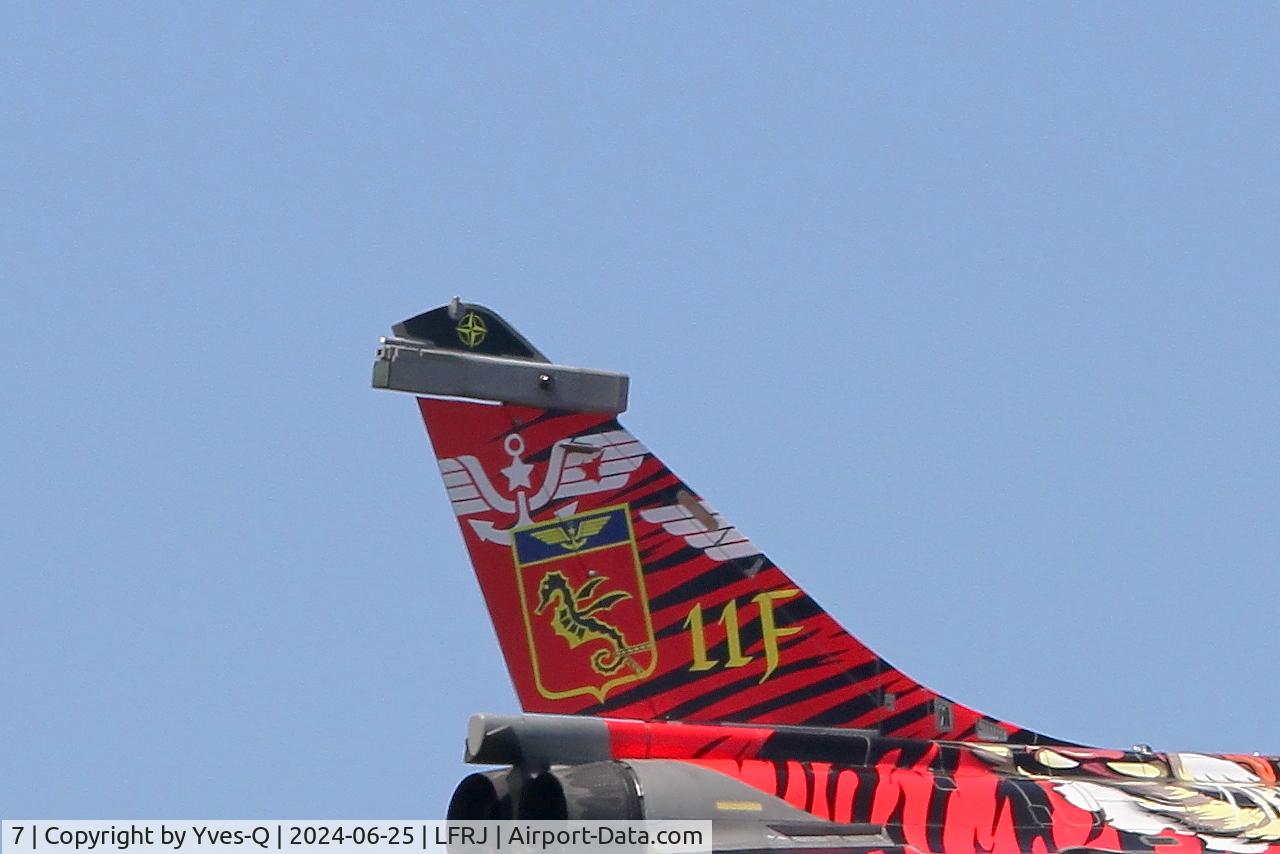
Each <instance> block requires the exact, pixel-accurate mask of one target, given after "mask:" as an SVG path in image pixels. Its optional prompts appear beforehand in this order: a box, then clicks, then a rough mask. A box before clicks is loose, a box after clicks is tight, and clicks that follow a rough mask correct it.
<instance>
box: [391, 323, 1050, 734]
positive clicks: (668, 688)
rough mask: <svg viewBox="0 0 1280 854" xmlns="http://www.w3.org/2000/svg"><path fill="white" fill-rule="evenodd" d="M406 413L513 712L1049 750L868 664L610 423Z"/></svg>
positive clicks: (461, 409) (874, 660) (540, 412)
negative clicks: (432, 457) (427, 444)
mask: <svg viewBox="0 0 1280 854" xmlns="http://www.w3.org/2000/svg"><path fill="white" fill-rule="evenodd" d="M470 308H471V309H475V310H477V311H481V310H480V309H479V308H478V307H474V306H473V307H470ZM459 316H460V312H458V311H457V310H456V309H455V312H454V320H455V321H456V320H458V318H459ZM483 319H484V320H485V322H486V323H487V325H488V327H489V328H492V327H494V326H495V325H501V324H502V321H501V319H500V318H498V317H497V316H496V315H493V314H492V313H491V312H485V313H484V314H483ZM402 328H403V327H402ZM513 334H514V333H513ZM437 337H439V336H437ZM521 341H523V339H521ZM526 343H527V342H526ZM446 349H452V350H459V349H461V348H459V347H457V346H456V345H451V346H449V347H447V348H446ZM533 352H535V353H536V351H533ZM500 355H504V354H500ZM473 358H477V359H484V358H486V357H484V356H476V357H473ZM536 358H538V359H540V358H541V354H537V357H536ZM548 376H549V375H548ZM543 379H546V376H544V377H543ZM419 406H420V408H421V411H422V416H423V420H424V421H425V422H426V425H427V429H428V431H429V433H430V435H431V441H432V444H433V445H434V447H435V452H436V456H437V457H438V458H439V461H440V470H441V473H442V474H443V476H444V482H445V486H446V488H447V490H448V494H449V499H450V501H452V503H453V508H454V511H455V513H456V514H457V516H458V520H459V523H460V525H461V527H462V535H463V538H464V539H465V541H466V545H467V549H468V551H469V553H470V555H471V559H472V563H473V565H474V567H475V571H476V576H477V578H478V579H479V581H480V586H481V588H482V590H483V592H484V596H485V601H486V602H487V604H488V607H489V613H490V615H491V616H492V618H493V624H494V628H495V629H496V631H497V634H498V638H499V641H500V642H501V646H502V651H503V654H504V655H505V657H506V661H507V667H508V669H509V670H510V673H511V677H512V680H513V682H514V683H515V688H516V693H517V694H518V695H519V698H520V702H521V704H522V706H523V707H524V709H525V710H526V711H531V712H554V713H565V714H592V715H604V716H612V717H630V718H642V719H676V720H700V721H708V720H716V721H738V722H761V723H772V724H802V725H810V726H839V727H860V728H873V729H877V730H879V731H880V732H882V733H884V734H886V735H896V736H904V737H916V738H946V739H962V740H973V739H976V740H988V741H989V740H1009V741H1018V742H1037V741H1045V742H1049V741H1054V740H1053V739H1048V738H1045V737H1044V736H1040V735H1038V734H1036V733H1033V732H1030V731H1028V730H1024V729H1021V728H1019V727H1017V726H1014V725H1012V724H1009V723H1005V722H1003V721H997V720H994V719H992V718H989V717H985V716H983V715H981V714H980V713H978V712H976V711H974V710H972V709H969V708H967V707H965V706H962V705H960V704H958V703H954V702H951V701H949V700H947V699H945V698H943V697H941V696H939V695H938V694H936V693H935V692H933V691H931V690H929V689H927V688H925V687H923V686H921V685H919V684H918V683H916V682H914V681H913V680H911V679H910V678H908V677H907V676H905V675H903V674H902V673H901V672H899V671H898V670H897V669H895V668H894V667H892V666H891V665H889V664H888V663H887V662H885V661H884V660H883V659H881V658H879V657H878V656H877V655H876V654H875V653H874V652H872V651H871V650H870V649H868V648H867V647H866V646H865V645H864V644H862V643H861V642H860V641H859V640H858V639H857V638H855V637H854V636H853V635H851V634H849V633H848V632H846V631H845V630H844V629H843V628H841V627H840V625H839V624H837V623H836V622H835V620H833V619H832V618H831V617H830V616H829V615H828V614H827V613H826V612H825V611H824V610H823V609H822V608H821V607H820V606H819V605H818V604H817V603H816V602H814V601H813V600H812V599H810V598H809V597H808V596H807V595H805V593H804V591H803V590H801V589H800V588H799V586H797V585H796V583H795V582H794V581H792V580H791V579H790V578H789V577H788V576H787V575H786V574H785V573H783V571H782V570H781V569H779V568H778V567H777V566H775V565H774V564H773V562H772V561H770V560H769V558H768V557H766V556H765V555H764V554H763V553H762V552H761V551H760V550H759V549H758V548H757V547H756V546H755V545H754V544H753V543H752V542H751V541H750V540H748V539H747V538H746V537H745V536H744V535H743V534H742V533H740V532H739V531H738V530H737V529H736V528H734V527H733V526H732V525H731V524H730V523H729V522H728V521H727V520H725V519H724V517H723V516H721V515H720V514H719V513H717V512H716V510H715V508H714V507H713V506H711V505H710V504H708V503H707V502H705V501H704V500H702V498H701V496H699V495H698V493H696V492H695V491H694V490H693V489H691V488H690V487H689V486H688V485H687V484H686V483H684V482H683V481H681V480H680V479H679V478H678V477H677V476H676V475H675V474H673V473H672V472H671V470H670V469H668V468H667V467H666V466H665V465H663V463H662V462H661V460H659V459H658V458H657V457H656V456H654V455H653V454H652V453H651V452H650V451H649V450H648V449H647V448H645V447H644V446H643V445H642V444H640V443H639V442H638V441H637V440H636V439H634V438H633V437H632V436H631V434H629V433H628V432H627V431H626V430H624V429H623V428H622V426H621V425H620V424H619V423H618V422H617V421H616V420H615V418H614V416H613V415H610V414H592V413H586V412H566V411H563V410H551V409H544V408H534V407H528V406H519V405H515V404H512V403H502V402H498V403H482V402H472V401H462V400H442V399H434V398H419Z"/></svg>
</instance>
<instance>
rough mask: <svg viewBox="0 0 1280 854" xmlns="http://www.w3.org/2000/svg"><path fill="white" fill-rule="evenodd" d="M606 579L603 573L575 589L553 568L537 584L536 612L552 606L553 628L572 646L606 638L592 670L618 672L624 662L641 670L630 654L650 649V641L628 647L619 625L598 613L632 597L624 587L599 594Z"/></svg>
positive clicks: (609, 672)
mask: <svg viewBox="0 0 1280 854" xmlns="http://www.w3.org/2000/svg"><path fill="white" fill-rule="evenodd" d="M607 580H608V579H607V578H605V577H604V576H603V575H596V576H593V577H591V578H589V579H588V580H587V581H586V583H585V584H583V585H581V586H580V587H578V588H577V589H574V587H573V585H572V584H570V583H569V579H568V578H566V577H565V575H564V573H562V572H560V571H559V570H554V569H553V570H551V571H550V572H548V573H547V574H546V575H544V576H542V581H541V582H540V583H539V584H538V606H537V607H536V608H534V610H533V612H534V613H535V614H539V615H540V614H542V612H543V611H545V610H547V608H548V607H551V608H552V612H551V627H552V628H553V629H554V630H555V633H556V634H558V635H560V637H562V638H564V639H565V640H566V641H568V643H569V648H570V649H573V648H575V647H577V646H579V645H581V644H584V643H586V642H588V641H593V640H602V641H605V642H606V643H607V644H608V646H607V647H606V648H604V649H598V650H596V651H595V652H594V653H592V654H591V669H592V670H594V671H595V672H597V673H599V674H600V675H602V676H609V675H611V674H614V673H617V672H618V671H619V670H621V669H622V667H623V666H624V665H625V666H629V667H630V668H631V669H632V670H633V671H635V672H636V673H639V672H641V670H642V669H643V668H641V666H640V665H639V664H638V663H637V662H636V661H635V659H633V658H632V657H631V656H633V655H634V654H635V653H637V652H643V651H644V650H647V649H648V648H649V644H647V643H643V644H637V645H635V646H628V645H627V641H626V638H625V637H623V635H622V632H621V631H619V630H618V628H617V626H615V625H613V624H612V623H609V622H606V621H605V620H603V619H601V618H600V617H598V616H596V615H597V614H600V613H603V612H605V611H608V610H609V609H610V608H612V607H613V606H614V605H617V604H618V603H619V602H625V601H626V600H628V599H630V598H631V594H630V593H628V592H626V591H625V590H611V591H606V592H602V593H597V590H598V588H599V587H600V585H601V584H603V583H604V582H605V581H607ZM553 603H554V604H553Z"/></svg>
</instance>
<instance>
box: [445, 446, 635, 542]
mask: <svg viewBox="0 0 1280 854" xmlns="http://www.w3.org/2000/svg"><path fill="white" fill-rule="evenodd" d="M502 448H503V450H504V451H505V452H506V454H507V456H508V457H510V458H511V462H510V464H508V465H507V466H505V467H504V468H501V469H499V470H498V474H501V475H502V477H503V478H504V479H505V480H506V487H507V488H506V490H505V492H506V493H507V494H506V495H504V494H503V493H502V492H500V491H499V490H498V489H497V487H495V486H494V484H493V481H491V480H490V479H489V475H488V473H486V472H485V470H484V467H483V466H482V465H481V464H480V460H478V459H476V458H475V457H473V456H471V455H470V454H464V455H462V456H458V457H448V458H446V459H443V460H441V461H440V473H441V475H443V476H444V485H445V488H446V489H447V490H448V493H449V500H450V501H451V502H453V512H454V513H455V514H456V515H457V516H459V517H462V516H472V515H474V514H477V513H484V512H486V511H497V512H498V513H499V514H501V515H502V516H507V517H514V521H513V523H512V524H511V525H509V526H508V527H506V528H500V527H498V526H497V525H496V524H495V523H494V522H493V520H492V519H468V520H467V524H469V525H470V526H471V529H472V530H473V531H475V533H476V535H477V536H479V537H480V538H481V539H482V540H486V541H488V542H491V543H501V544H503V545H508V544H510V542H511V533H510V532H511V529H512V528H518V527H522V526H524V525H531V524H533V522H534V519H533V514H534V513H537V512H538V511H539V510H541V509H542V508H543V507H545V506H547V505H548V504H549V503H551V502H552V501H556V500H559V499H562V498H573V497H575V496H579V495H591V494H592V493H596V492H606V491H612V490H615V489H619V488H621V487H623V486H625V485H626V483H627V480H628V479H630V477H631V472H633V471H635V470H636V469H638V468H639V467H640V463H641V462H642V461H643V459H644V455H645V454H647V453H648V450H647V449H646V448H645V447H644V445H642V444H640V443H639V442H637V441H636V440H635V439H634V438H633V437H632V435H631V434H630V433H628V432H627V431H626V430H610V431H607V432H604V433H588V434H586V435H583V436H573V437H571V438H568V439H561V440H559V441H557V442H556V443H555V444H554V445H552V446H551V457H550V458H549V459H548V460H547V469H546V474H545V476H544V477H543V479H542V483H541V484H540V485H539V487H538V489H537V490H536V491H535V490H534V488H533V479H532V476H533V473H534V470H535V468H537V467H536V466H535V465H533V464H531V463H527V462H525V461H524V451H525V444H524V438H523V437H522V436H520V435H519V434H518V433H512V434H511V435H509V436H507V437H506V439H504V440H503V442H502ZM593 463H597V464H598V465H595V466H593V467H594V468H595V473H594V474H593V473H591V472H588V471H587V470H586V469H585V468H584V466H585V465H590V464H593ZM577 509H578V503H577V502H576V501H571V502H569V503H568V504H566V505H564V506H563V507H560V508H558V509H557V510H556V511H555V513H554V515H555V516H568V515H572V514H573V513H575V512H576V511H577Z"/></svg>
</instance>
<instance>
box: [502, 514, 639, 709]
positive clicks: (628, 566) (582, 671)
mask: <svg viewBox="0 0 1280 854" xmlns="http://www.w3.org/2000/svg"><path fill="white" fill-rule="evenodd" d="M512 534H513V537H512V546H511V550H512V552H513V553H514V557H515V569H516V586H517V588H518V590H519V592H520V606H521V609H522V611H523V613H524V624H525V631H526V636H527V638H528V642H529V656H530V658H531V660H532V662H533V675H534V682H535V684H536V685H537V688H538V693H540V694H542V696H544V697H546V698H548V699H561V698H564V697H574V696H578V695H581V694H587V695H590V696H592V697H595V698H596V700H597V701H603V700H604V698H605V696H606V695H607V694H608V693H609V692H610V691H611V690H613V689H614V688H616V687H618V686H620V685H625V684H627V683H629V682H636V681H639V680H641V679H644V678H646V677H647V676H649V675H650V674H651V673H653V671H654V668H655V667H656V666H657V652H656V645H655V643H654V637H653V623H652V621H651V619H650V616H649V600H648V597H647V596H646V594H645V588H644V575H643V571H642V569H641V565H640V557H639V555H638V554H637V552H636V544H635V534H634V532H633V531H632V530H631V516H630V511H629V507H628V505H626V504H620V505H617V506H614V507H605V508H602V509H600V510H592V511H591V512H588V513H578V514H575V515H572V516H565V517H563V518H559V519H555V520H554V521H550V522H540V523H538V524H535V525H528V526H525V527H521V528H516V529H515V530H514V531H512Z"/></svg>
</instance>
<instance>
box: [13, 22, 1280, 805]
mask: <svg viewBox="0 0 1280 854" xmlns="http://www.w3.org/2000/svg"><path fill="white" fill-rule="evenodd" d="M1278 25H1280V13H1278V12H1277V11H1276V9H1275V7H1272V6H1267V5H1264V4H1231V5H1225V6H1224V5H1218V4H1212V5H1210V4H1176V3H1175V4H1155V3H1139V4H1124V5H1119V6H1116V5H1114V4H1072V5H1065V4H1055V5H1047V4H1035V5H1032V6H1028V5H1023V4H995V5H991V4H984V5H981V6H973V7H963V6H946V7H937V6H930V5H924V4H907V5H885V4H875V5H872V6H855V5H852V4H829V5H828V4H804V5H800V6H794V5H789V6H787V7H785V8H784V7H782V6H767V5H759V4H754V5H750V6H740V5H728V4H699V5H693V6H691V5H687V4H679V5H677V4H670V5H646V6H642V7H640V6H629V7H622V6H619V5H601V4H589V5H582V4H575V5H550V6H548V5H540V6H531V5H514V4H510V5H508V4H489V5H485V6H466V7H462V6H456V5H451V6H442V5H425V4H380V5H368V4H350V5H346V6H340V5H337V4H291V3H284V4H266V5H263V4H245V5H238V4H222V3H218V4H200V5H199V6H198V7H195V8H192V7H190V4H187V5H181V6H174V5H161V4H156V5H150V6H143V5H137V4H131V5H129V6H113V5H111V4H107V5H84V4H79V5H72V4H7V5H6V6H5V7H4V10H3V12H0V41H2V44H0V47H2V48H3V50H0V67H2V68H3V72H2V74H3V76H2V77H0V96H2V98H3V101H2V103H0V115H2V116H3V118H2V119H0V122H2V123H3V132H2V133H0V175H2V176H3V185H2V186H0V189H2V190H3V193H2V194H0V212H2V216H3V222H2V223H0V224H2V226H3V228H2V229H0V241H2V244H0V258H2V259H3V260H2V262H0V274H2V275H3V287H2V288H0V355H2V356H3V359H4V363H5V364H6V365H7V369H6V370H5V371H4V373H3V381H2V382H3V400H4V402H5V403H4V408H3V412H4V415H3V418H0V514H2V515H0V518H2V519H3V523H2V524H0V605H2V606H3V609H4V614H5V616H4V618H3V620H0V676H3V680H4V684H5V688H4V691H3V694H2V696H0V814H2V815H4V816H10V817H13V816H24V817H31V816H36V817H39V816H59V817H62V816H65V817H84V818H97V817H117V816H118V817H130V816H136V817H156V818H164V817H192V816H195V817H201V816H203V817H229V818H231V817H234V818H240V817H243V818H253V817H268V816H270V817H316V818H329V817H339V816H367V817H399V816H405V815H417V816H423V817H430V816H439V815H442V812H443V805H444V803H445V801H446V799H447V797H448V794H449V792H450V791H451V790H452V787H453V785H454V783H455V782H456V780H457V779H459V778H460V777H461V776H462V774H463V773H464V766H463V765H462V764H461V762H460V755H461V749H462V737H463V732H464V726H465V721H466V717H467V715H468V714H469V713H471V712H474V711H479V710H489V711H513V710H515V701H514V698H513V696H512V693H511V690H510V687H509V684H508V682H507V678H506V675H505V672H504V670H503V668H502V666H501V663H500V661H499V658H498V654H497V649H496V645H495V643H494V640H493V637H492V633H491V629H490V627H489V625H488V622H487V617H486V614H485V611H484V608H483V605H482V603H481V599H480V596H479V594H478V592H477V591H476V590H475V589H474V585H473V580H472V578H471V572H470V569H469V566H468V564H467V561H466V558H465V555H464V552H463V549H462V546H461V540H460V537H459V535H458V532H457V530H456V527H455V524H454V521H453V519H452V517H451V515H450V513H449V510H448V507H447V503H446V501H445V498H444V494H443V489H442V487H441V485H440V483H439V479H438V476H437V474H436V471H435V465H434V461H433V459H432V457H431V454H430V451H429V448H428V445H427V439H426V436H425V434H424V432H423V430H422V427H421V424H420V422H419V420H418V416H417V414H416V411H415V407H414V406H413V405H412V401H411V400H410V399H409V398H407V397H402V396H398V395H393V394H387V393H381V392H374V391H372V390H371V389H370V388H369V368H370V364H371V361H372V357H373V350H374V346H375V344H376V341H377V337H378V336H379V335H381V334H384V333H386V332H387V331H388V329H389V326H390V324H392V323H393V322H395V321H398V320H400V319H402V318H404V317H406V316H408V315H410V314H413V313H416V312H418V311H421V310H424V309H426V308H429V307H432V306H434V305H437V304H439V303H441V302H443V301H445V300H447V299H448V298H449V297H451V296H453V295H454V294H461V295H462V296H463V297H464V299H469V300H473V301H477V302H483V303H486V304H489V305H491V306H493V307H494V308H496V309H498V310H499V311H500V312H502V313H503V314H505V315H506V316H507V317H508V318H510V319H511V320H512V321H513V322H514V323H516V324H517V325H518V326H519V327H520V328H521V329H522V330H523V331H524V332H525V333H526V334H527V335H528V336H529V337H530V338H531V339H532V340H533V341H534V342H535V343H536V344H537V345H538V346H539V347H541V348H542V349H543V350H545V351H546V352H547V353H548V354H550V355H552V356H553V357H554V358H557V359H560V360H562V361H565V362H568V363H571V364H587V365H591V366H595V367H602V368H609V369H615V370H622V371H626V372H628V373H630V374H631V376H632V386H633V393H632V411H631V413H630V414H628V415H627V416H626V417H625V419H624V422H625V423H626V424H627V425H628V426H629V427H630V428H631V429H632V430H633V432H635V433H637V434H638V435H639V436H640V437H641V438H642V439H643V440H644V441H645V442H646V443H647V444H649V445H650V447H652V448H653V449H655V450H656V451H657V452H658V453H660V454H661V455H662V456H663V458H664V459H665V460H666V461H667V462H668V463H669V464H671V465H672V466H673V467H674V468H675V469H676V470H677V471H679V472H680V473H681V474H682V475H684V476H685V477H686V478H687V479H688V480H690V481H691V482H692V483H693V484H694V485H695V486H696V487H697V488H698V489H699V490H700V491H701V492H702V493H703V494H704V495H706V496H707V497H708V498H709V500H711V501H712V502H713V503H715V504H716V505H717V506H718V508H719V509H721V510H722V511H724V512H725V513H726V515H728V516H729V517H730V518H731V519H733V520H734V521H735V522H737V523H738V525H739V526H740V527H742V528H743V529H744V530H746V531H747V532H748V533H749V534H750V535H751V536H752V537H753V539H755V541H756V542H757V543H758V544H760V545H761V546H763V547H764V548H765V549H766V550H767V551H768V552H769V553H770V555H771V556H772V557H773V558H774V559H775V560H777V561H778V562H779V563H780V564H782V565H783V566H784V567H786V568H788V569H789V570H790V571H791V573H792V574H793V576H794V577H795V578H796V579H797V580H798V581H799V582H800V583H801V584H802V585H804V586H805V587H806V589H807V590H808V591H809V592H810V593H812V594H813V595H814V596H815V597H816V598H817V599H818V600H819V601H821V602H823V603H824V605H826V606H827V607H828V609H829V610H831V611H833V612H834V613H835V614H836V615H837V616H838V617H840V618H841V619H842V620H843V621H844V622H845V623H846V624H847V625H848V626H849V627H850V628H851V629H853V630H854V631H855V632H856V633H858V634H860V635H861V636H862V637H863V638H864V639H865V640H867V641H868V642H870V643H871V644H872V645H874V646H875V647H876V648H877V649H878V650H880V651H881V652H882V653H883V654H884V655H885V656H886V657H888V658H889V659H890V660H891V661H893V662H894V663H895V664H897V665H899V666H900V667H902V668H903V669H905V670H906V671H908V672H909V673H911V674H912V675H914V676H916V677H917V678H919V679H921V680H922V681H924V682H926V683H927V684H929V685H931V686H933V687H935V688H937V689H939V690H941V691H943V692H945V693H948V694H950V695H951V696H953V697H955V698H957V699H959V700H962V701H964V702H967V703H969V704H971V705H974V706H977V707H978V708H981V709H983V710H985V711H988V712H990V713H991V714H994V715H998V716H1001V717H1005V718H1007V719H1010V720H1013V721H1017V722H1018V723H1021V724H1024V725H1026V726H1030V727H1034V728H1036V729H1039V730H1042V731H1046V732H1049V733H1053V734H1057V735H1060V736H1062V737H1066V738H1072V739H1078V740H1082V741H1087V742H1092V743H1098V744H1103V745H1109V746H1127V745H1129V744H1132V743H1134V742H1137V741H1146V742H1150V743H1151V744H1153V745H1156V746H1157V747H1160V748H1182V749H1204V750H1241V751H1250V750H1260V751H1266V752H1280V732H1278V731H1277V727H1276V718H1275V715H1276V709H1277V708H1280V680H1277V678H1276V675H1275V674H1276V649H1275V636H1276V632H1275V626H1276V603H1277V600H1278V599H1280V576H1278V575H1277V572H1276V569H1277V554H1278V552H1280V528H1278V526H1277V514H1278V512H1280V463H1278V462H1277V443H1280V405H1278V404H1277V378H1278V371H1277V362H1278V361H1280V346H1278V345H1277V330H1278V329H1280V288H1278V287H1277V285H1278V283H1280V279H1278V276H1277V269H1278V267H1280V265H1278V264H1277V261H1278V260H1280V258H1278V256H1280V216H1278V214H1280V200H1278V198H1277V193H1278V190H1277V188H1278V187H1280V174H1278V172H1280V170H1278V168H1277V145H1276V139H1277V134H1278V132H1280V102H1278V100H1277V95H1276V91H1277V90H1276V81H1277V80H1280V58H1278V57H1280V53H1278V52H1277V51H1276V44H1277V43H1278V42H1280V26H1278Z"/></svg>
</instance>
